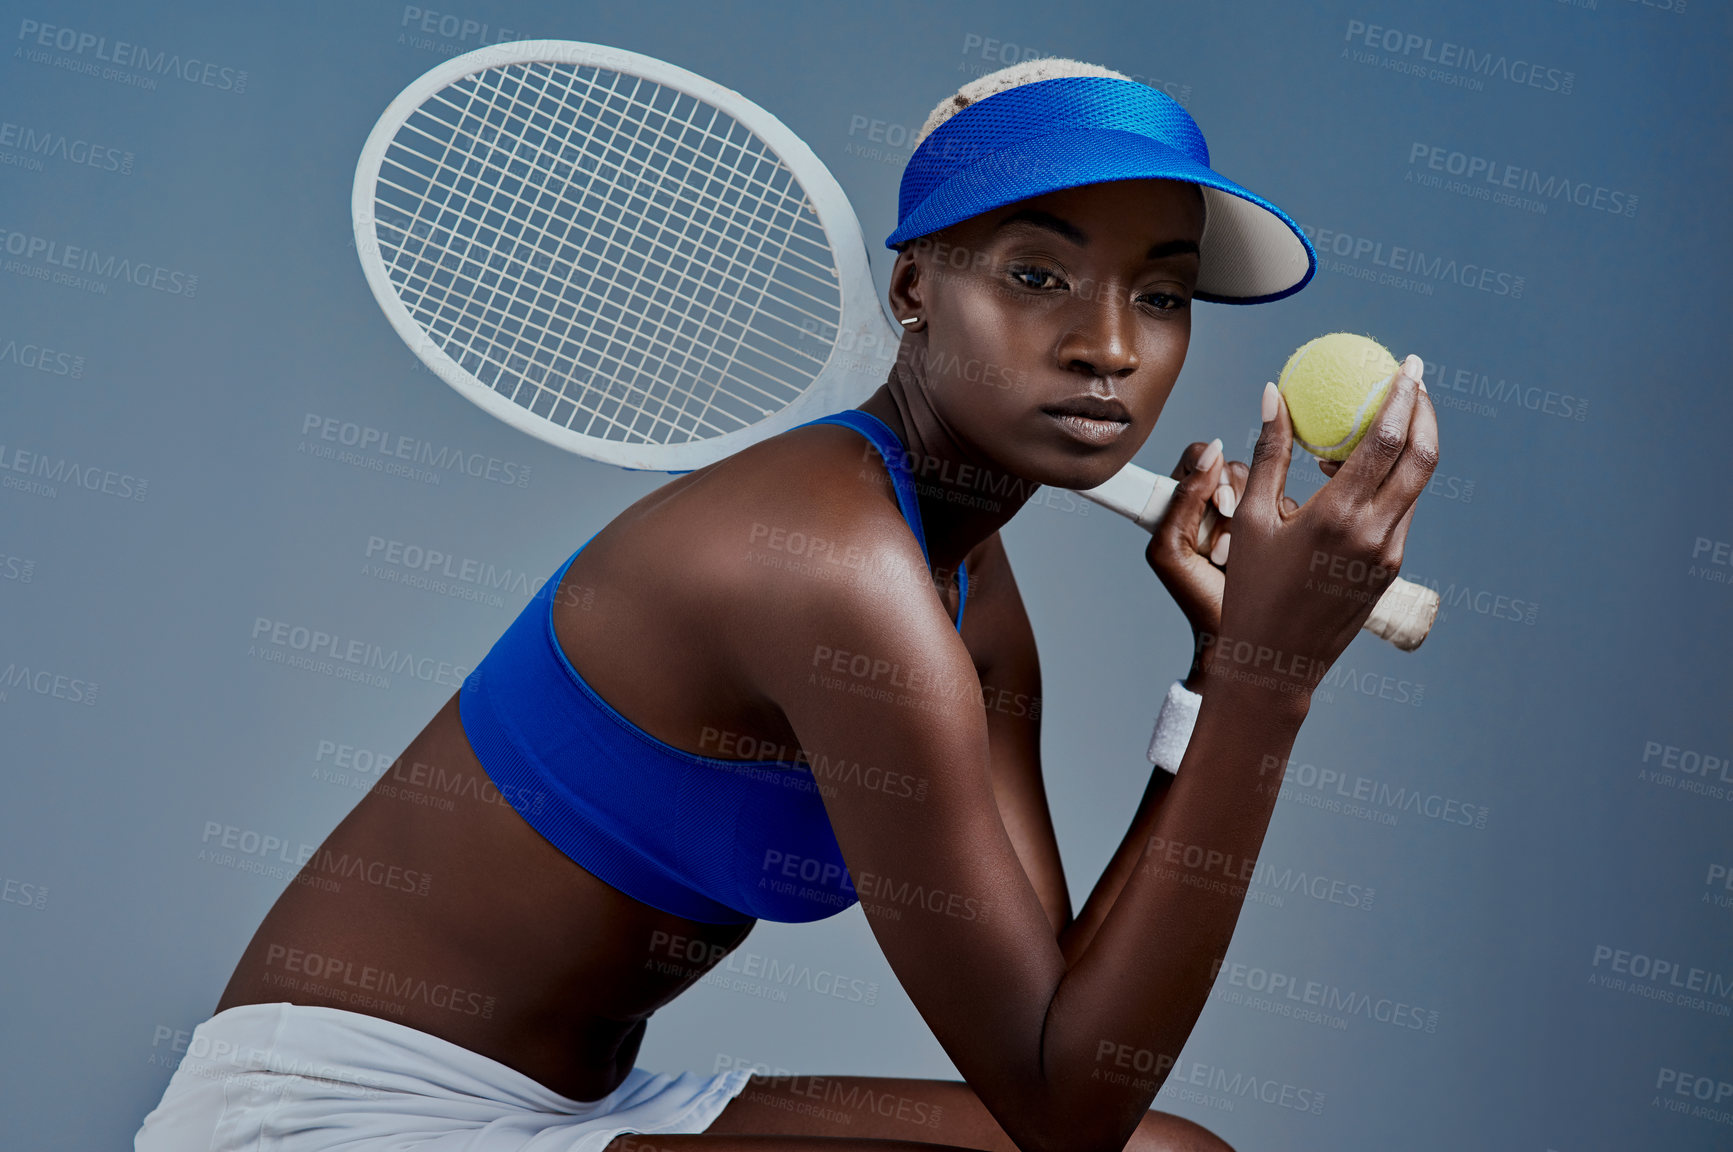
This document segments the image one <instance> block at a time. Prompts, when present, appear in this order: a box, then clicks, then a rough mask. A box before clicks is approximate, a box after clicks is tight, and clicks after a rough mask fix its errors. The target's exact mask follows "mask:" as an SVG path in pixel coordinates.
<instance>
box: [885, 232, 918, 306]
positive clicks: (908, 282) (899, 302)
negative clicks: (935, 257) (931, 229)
mask: <svg viewBox="0 0 1733 1152" xmlns="http://www.w3.org/2000/svg"><path fill="white" fill-rule="evenodd" d="M924 240H925V237H917V238H916V239H914V240H912V241H910V242H909V243H907V244H905V245H903V250H902V251H901V252H898V253H897V260H896V263H895V264H892V265H891V287H890V293H889V299H890V305H891V313H892V314H893V315H894V316H896V318H897V319H899V320H906V319H908V318H909V317H911V316H924V315H926V307H925V305H926V288H927V277H926V275H925V272H924V269H923V267H922V264H923V262H922V261H921V260H920V259H919V258H917V256H916V255H915V253H916V252H917V251H920V250H921V249H923V248H924V244H923V243H922V242H923V241H924Z"/></svg>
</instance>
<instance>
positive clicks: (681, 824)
mask: <svg viewBox="0 0 1733 1152" xmlns="http://www.w3.org/2000/svg"><path fill="white" fill-rule="evenodd" d="M807 424H844V425H847V426H848V427H850V428H853V429H855V430H856V431H858V432H860V433H861V434H862V435H864V436H866V437H867V438H868V439H869V440H871V441H872V442H873V444H874V445H875V446H876V447H877V448H878V450H879V453H880V454H881V455H882V456H883V457H884V459H885V466H886V468H887V469H888V470H889V472H890V475H891V479H892V482H893V484H894V485H895V488H896V497H897V506H898V507H899V508H900V509H901V510H902V513H903V518H904V519H905V520H907V521H908V524H909V528H910V530H911V531H913V532H914V534H915V539H916V540H918V541H919V542H920V545H921V554H922V556H923V557H927V540H926V533H925V531H924V530H923V529H922V527H921V512H920V506H919V505H918V504H917V503H916V501H915V486H914V481H913V479H912V477H911V476H910V473H909V466H908V463H907V461H906V460H905V459H904V457H905V450H904V448H903V445H902V442H901V441H900V440H898V439H897V436H896V433H894V432H892V431H891V429H890V428H889V426H887V425H886V424H885V423H884V422H883V421H882V420H879V419H878V418H877V417H875V416H871V415H868V414H867V413H865V412H862V411H859V410H858V409H849V410H847V411H844V412H836V413H833V414H831V415H829V416H821V417H819V418H818V419H816V420H809V421H807ZM799 427H802V428H804V427H806V424H802V425H799ZM590 539H591V540H594V539H595V537H594V536H591V537H590ZM588 544H589V540H586V541H584V545H585V546H587V545H588ZM583 550H584V549H583V547H579V548H578V551H577V552H574V553H572V555H571V557H570V558H569V559H567V560H566V562H565V563H564V564H562V565H560V569H559V571H558V572H555V573H554V575H553V578H552V579H550V580H549V581H548V582H547V583H546V584H544V585H543V586H542V587H541V589H540V590H539V591H538V592H537V593H536V595H535V597H534V598H533V599H531V600H530V602H529V604H528V605H527V606H526V607H525V608H524V610H523V612H522V613H520V614H519V615H518V618H517V619H516V620H515V621H513V622H512V625H511V627H509V628H507V629H506V631H505V634H504V635H502V636H501V637H500V638H499V640H498V641H497V642H496V643H495V644H494V646H493V647H492V649H490V650H489V651H488V654H487V656H486V657H484V658H483V659H482V661H481V663H480V664H479V665H477V666H476V668H475V670H474V671H473V672H471V673H470V675H469V676H468V677H467V678H466V679H465V680H464V682H463V687H462V688H461V689H460V690H459V694H458V713H459V716H460V717H461V718H462V722H463V730H464V733H465V735H467V736H468V738H469V742H470V746H471V747H472V748H473V749H474V750H475V754H476V757H477V759H479V760H480V761H481V764H482V767H483V768H485V769H486V770H487V774H488V776H489V777H490V778H491V779H492V780H493V782H494V783H495V784H496V785H498V787H499V790H500V792H501V793H502V794H503V795H504V796H507V797H512V798H513V799H512V801H511V803H512V807H513V808H515V809H516V810H517V812H518V814H519V815H521V816H522V817H523V818H524V819H525V820H527V821H528V822H529V824H530V826H531V827H533V828H535V830H536V831H537V832H539V833H541V834H542V836H543V837H545V838H546V839H547V840H548V842H549V843H551V844H553V845H554V847H556V848H558V849H559V850H560V851H561V852H564V853H565V854H566V855H567V856H569V857H570V858H571V859H572V860H574V861H576V862H577V863H578V864H579V865H580V866H581V867H583V868H584V870H585V871H587V872H590V873H591V874H592V875H594V876H596V877H598V878H599V879H601V880H602V881H604V882H606V883H607V884H609V885H611V886H613V887H614V888H617V889H619V890H620V891H621V892H624V893H626V894H627V895H628V896H631V897H633V898H634V899H636V900H640V901H642V902H643V903H645V904H648V905H650V906H651V907H654V908H660V909H661V910H662V911H664V912H670V913H673V914H674V915H676V916H684V917H685V918H687V919H689V920H698V921H703V922H705V923H711V924H744V923H747V922H749V921H751V920H754V919H764V920H776V921H782V922H785V923H805V922H808V921H812V920H822V919H824V918H825V917H827V916H833V915H835V914H836V913H838V912H841V911H842V910H843V909H845V908H847V907H849V906H850V905H851V904H854V903H855V902H856V901H857V900H858V899H859V897H858V896H857V894H856V893H855V890H854V886H853V884H852V883H851V881H850V879H849V874H848V869H847V867H846V866H845V865H844V863H843V859H842V851H841V849H840V848H839V847H838V846H837V842H836V836H835V834H834V833H833V832H832V831H831V827H830V818H829V816H828V815H826V813H825V810H824V802H823V800H822V798H821V797H820V796H819V790H818V783H817V781H816V780H815V779H814V777H813V774H812V767H811V765H810V764H807V763H806V762H804V761H792V760H721V759H716V758H714V757H710V756H700V755H697V754H696V753H692V752H687V751H685V750H683V749H680V748H675V747H673V746H671V745H669V744H666V743H663V742H662V741H661V740H658V739H656V738H655V737H654V736H651V735H650V734H649V733H648V732H645V731H644V730H643V729H641V728H639V727H638V726H637V725H635V724H633V723H632V722H631V721H630V720H627V719H626V718H625V717H624V716H622V715H620V714H619V713H618V712H616V711H615V710H614V709H613V708H612V707H611V706H610V705H609V704H608V702H607V701H606V700H604V699H602V698H601V696H600V695H598V694H597V693H596V691H595V689H593V688H591V687H590V686H589V685H588V684H587V683H585V682H584V679H583V677H581V676H579V675H578V671H577V669H576V668H574V667H572V664H571V661H570V660H568V659H567V658H566V655H565V653H564V652H563V651H562V650H561V648H560V645H559V641H558V640H557V639H556V637H555V634H554V622H553V597H554V595H555V594H556V593H557V591H558V589H559V586H560V580H561V579H562V578H563V577H564V576H565V574H566V570H567V569H568V568H570V567H571V566H572V561H573V560H576V559H577V558H578V552H582V551H583ZM928 562H929V563H930V562H931V561H930V558H929V559H928ZM957 583H958V593H959V594H958V604H957V628H958V630H959V631H960V630H961V629H962V626H963V604H964V602H965V601H966V599H967V597H968V593H969V582H968V573H967V572H966V571H964V570H963V568H962V567H961V566H959V568H958V572H957ZM836 767H837V768H838V770H841V769H843V768H845V767H846V766H845V765H838V766H836Z"/></svg>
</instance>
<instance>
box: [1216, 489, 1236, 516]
mask: <svg viewBox="0 0 1733 1152" xmlns="http://www.w3.org/2000/svg"><path fill="white" fill-rule="evenodd" d="M1216 507H1217V508H1219V509H1221V514H1222V515H1223V516H1232V515H1233V514H1234V486H1233V485H1232V484H1223V485H1222V486H1221V487H1219V488H1217V489H1216Z"/></svg>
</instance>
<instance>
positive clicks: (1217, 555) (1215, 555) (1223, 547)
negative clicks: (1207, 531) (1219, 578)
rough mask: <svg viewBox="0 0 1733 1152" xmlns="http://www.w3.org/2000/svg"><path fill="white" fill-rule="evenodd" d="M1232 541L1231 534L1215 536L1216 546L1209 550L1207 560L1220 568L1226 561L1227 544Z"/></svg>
mask: <svg viewBox="0 0 1733 1152" xmlns="http://www.w3.org/2000/svg"><path fill="white" fill-rule="evenodd" d="M1232 542H1233V537H1232V536H1218V537H1216V546H1215V547H1214V548H1213V549H1211V550H1210V554H1209V562H1210V563H1211V564H1214V565H1215V566H1216V567H1217V568H1220V567H1221V566H1222V565H1223V564H1226V563H1227V562H1228V545H1229V544H1231V543H1232Z"/></svg>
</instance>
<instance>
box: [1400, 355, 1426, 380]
mask: <svg viewBox="0 0 1733 1152" xmlns="http://www.w3.org/2000/svg"><path fill="white" fill-rule="evenodd" d="M1402 371H1403V374H1404V375H1406V376H1407V377H1408V379H1410V380H1412V381H1414V382H1415V383H1416V384H1418V383H1420V378H1421V377H1422V376H1424V375H1426V362H1425V361H1423V360H1421V359H1420V357H1418V356H1415V355H1414V354H1413V353H1410V354H1409V356H1408V358H1407V359H1406V360H1404V361H1402Z"/></svg>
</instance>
